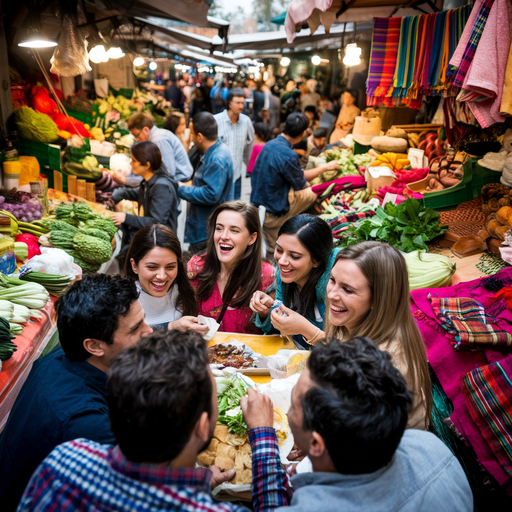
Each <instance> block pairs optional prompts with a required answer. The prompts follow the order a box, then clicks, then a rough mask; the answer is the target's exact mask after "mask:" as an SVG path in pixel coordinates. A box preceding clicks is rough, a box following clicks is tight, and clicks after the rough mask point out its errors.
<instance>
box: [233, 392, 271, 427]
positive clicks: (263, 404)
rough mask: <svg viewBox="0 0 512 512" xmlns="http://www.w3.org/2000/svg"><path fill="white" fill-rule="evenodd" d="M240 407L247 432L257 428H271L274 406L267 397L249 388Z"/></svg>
mask: <svg viewBox="0 0 512 512" xmlns="http://www.w3.org/2000/svg"><path fill="white" fill-rule="evenodd" d="M240 407H241V408H242V413H243V417H244V420H245V423H247V427H248V428H249V430H252V429H253V428H259V427H272V425H273V424H274V406H273V405H272V400H270V398H269V397H268V396H267V395H264V394H262V393H258V392H257V391H255V390H254V389H250V388H249V389H248V390H247V396H244V397H242V398H241V400H240Z"/></svg>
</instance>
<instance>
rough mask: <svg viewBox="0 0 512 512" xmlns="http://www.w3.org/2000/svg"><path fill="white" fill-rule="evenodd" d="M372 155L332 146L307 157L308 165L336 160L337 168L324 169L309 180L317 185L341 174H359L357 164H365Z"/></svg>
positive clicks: (370, 160) (341, 175)
mask: <svg viewBox="0 0 512 512" xmlns="http://www.w3.org/2000/svg"><path fill="white" fill-rule="evenodd" d="M373 158H374V157H372V156H370V155H368V154H364V155H353V154H352V151H351V150H350V149H339V148H333V149H329V150H327V151H325V152H324V153H322V154H321V155H320V156H317V157H312V156H310V157H309V161H310V162H311V164H310V165H312V166H314V167H317V166H320V165H323V164H325V163H328V162H331V161H333V160H336V161H338V162H339V169H338V170H333V171H325V172H324V173H322V174H321V175H320V176H317V177H316V178H315V179H314V180H312V181H311V184H312V185H318V184H320V183H326V182H327V181H332V180H335V179H337V178H341V177H343V176H351V175H353V174H359V170H358V166H360V165H363V166H364V165H367V164H369V163H371V162H372V161H373Z"/></svg>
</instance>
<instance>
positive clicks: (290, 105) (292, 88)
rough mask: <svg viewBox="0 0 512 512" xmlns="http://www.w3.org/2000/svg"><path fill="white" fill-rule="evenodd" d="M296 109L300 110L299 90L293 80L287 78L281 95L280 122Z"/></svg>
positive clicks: (284, 120)
mask: <svg viewBox="0 0 512 512" xmlns="http://www.w3.org/2000/svg"><path fill="white" fill-rule="evenodd" d="M298 110H300V91H299V89H298V88H297V84H296V82H295V80H289V81H288V82H287V84H286V88H285V90H284V92H283V94H282V96H281V122H282V123H284V122H286V119H287V118H288V116H289V115H290V114H292V113H293V112H297V111H298Z"/></svg>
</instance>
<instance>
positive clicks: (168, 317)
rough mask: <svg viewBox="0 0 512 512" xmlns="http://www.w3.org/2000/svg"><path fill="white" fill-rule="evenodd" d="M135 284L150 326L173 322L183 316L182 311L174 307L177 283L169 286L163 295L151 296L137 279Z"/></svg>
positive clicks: (176, 296) (176, 297) (176, 299)
mask: <svg viewBox="0 0 512 512" xmlns="http://www.w3.org/2000/svg"><path fill="white" fill-rule="evenodd" d="M136 285H137V289H138V290H139V292H140V295H139V302H140V305H141V306H142V309H143V311H144V313H146V323H147V324H148V325H149V326H150V327H154V326H156V325H160V324H164V323H169V322H174V320H179V319H180V318H181V317H182V316H183V312H182V311H180V309H177V308H176V304H177V302H178V285H177V284H174V285H173V286H171V288H170V289H169V291H168V292H167V293H166V294H165V295H164V296H163V297H153V295H150V294H149V293H147V292H145V291H144V290H143V289H142V287H141V285H140V283H139V282H138V281H137V282H136Z"/></svg>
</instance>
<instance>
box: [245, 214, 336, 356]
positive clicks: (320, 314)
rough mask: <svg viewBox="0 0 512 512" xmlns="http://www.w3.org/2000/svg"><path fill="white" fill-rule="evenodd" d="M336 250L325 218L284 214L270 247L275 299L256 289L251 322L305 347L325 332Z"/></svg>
mask: <svg viewBox="0 0 512 512" xmlns="http://www.w3.org/2000/svg"><path fill="white" fill-rule="evenodd" d="M339 250H340V249H333V238H332V231H331V228H330V227H329V225H328V224H327V223H326V222H325V221H324V220H322V219H320V218H319V217H314V216H312V215H304V214H302V215H297V216H295V217H292V218H291V219H288V220H287V221H286V222H285V223H284V224H283V225H282V226H281V229H280V230H279V233H278V238H277V242H276V248H275V251H274V258H275V260H276V263H277V266H278V269H279V272H278V274H277V281H276V302H275V303H274V300H273V299H272V297H270V295H268V294H267V293H263V292H261V291H256V292H255V293H254V295H253V296H252V299H251V303H250V307H251V309H252V310H253V311H254V312H255V313H256V314H257V315H256V320H255V325H256V326H257V327H258V328H260V329H261V330H262V331H263V332H264V333H266V334H270V333H272V332H276V331H278V332H280V334H281V335H282V336H292V338H293V341H294V343H295V345H296V347H297V348H299V349H302V350H309V349H310V348H311V345H314V343H316V342H317V341H318V340H319V339H320V338H321V334H323V330H324V320H325V297H326V288H327V282H328V281H329V276H330V273H331V268H332V266H333V264H334V260H335V258H336V254H337V253H338V251H339ZM278 301H279V302H278Z"/></svg>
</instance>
